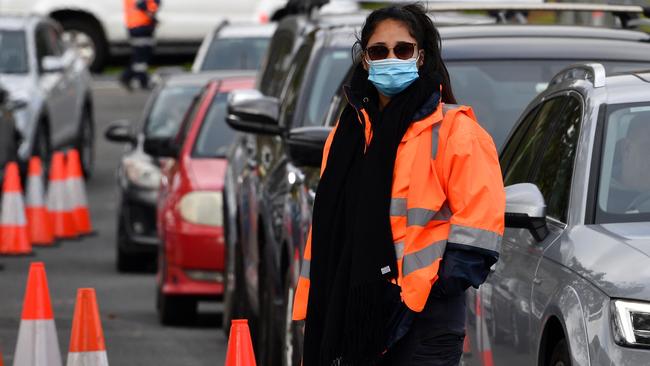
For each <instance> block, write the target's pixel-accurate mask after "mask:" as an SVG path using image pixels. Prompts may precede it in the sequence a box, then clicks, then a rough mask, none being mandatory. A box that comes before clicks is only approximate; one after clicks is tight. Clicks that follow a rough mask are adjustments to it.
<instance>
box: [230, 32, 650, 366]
mask: <svg viewBox="0 0 650 366" xmlns="http://www.w3.org/2000/svg"><path fill="white" fill-rule="evenodd" d="M337 31H338V32H345V31H353V28H341V29H338V30H337ZM321 32H324V31H322V30H321ZM330 32H331V30H330ZM325 33H326V32H325ZM440 33H441V35H442V37H443V56H444V58H445V59H446V61H447V66H448V68H449V71H450V74H451V77H452V86H453V89H454V93H455V95H456V97H457V99H458V101H459V103H462V104H468V105H472V106H473V107H474V109H475V111H476V113H477V116H478V120H479V121H480V122H481V123H482V124H483V126H484V127H485V128H486V129H487V130H488V131H489V132H490V133H491V134H492V136H493V137H494V139H495V142H496V143H497V145H498V146H499V147H500V146H501V145H502V144H503V141H504V139H505V137H506V136H507V134H508V132H509V131H510V129H511V128H512V126H513V125H514V123H515V122H516V119H517V117H518V115H519V113H521V111H522V110H523V108H524V107H525V106H526V104H527V103H528V102H529V101H530V100H531V99H533V97H534V96H535V95H536V94H538V93H539V92H541V91H542V90H544V89H545V88H546V85H547V84H546V83H547V82H548V81H549V80H550V79H551V78H552V76H553V75H554V74H555V73H556V72H557V71H559V70H560V69H562V68H563V67H564V66H566V65H568V64H571V63H575V62H580V61H591V60H593V61H599V62H601V63H603V64H604V65H605V66H606V68H607V69H608V72H613V71H624V70H629V69H638V68H647V67H648V66H649V65H650V61H649V60H650V58H649V55H650V44H649V41H650V36H648V35H647V34H645V33H642V32H636V31H629V30H621V29H605V28H592V27H579V26H558V25H548V26H534V25H525V24H521V25H464V26H449V27H441V28H440ZM271 49H273V45H272V46H271ZM347 52H348V59H350V50H349V48H348V49H347ZM316 59H317V60H320V58H319V57H316ZM311 62H312V63H314V61H311ZM298 64H299V63H298V62H293V63H292V65H294V66H295V65H298ZM265 72H267V73H271V74H272V73H273V71H271V70H270V69H269V68H268V67H267V69H266V70H265ZM278 73H279V74H276V75H274V76H277V75H286V74H289V75H292V74H295V72H294V73H291V72H286V71H282V70H280V71H278ZM272 75H273V74H272ZM304 75H305V76H303V77H298V79H299V80H300V81H302V82H301V83H295V82H292V80H293V79H296V78H295V77H294V78H293V79H292V78H289V79H288V80H286V81H285V82H283V83H280V84H278V85H279V87H278V90H282V91H284V94H283V95H282V96H281V98H280V100H281V101H282V102H281V103H280V102H278V99H277V98H278V94H273V93H265V92H264V90H265V88H266V89H267V90H268V89H270V90H271V91H276V89H274V88H272V87H270V84H267V83H264V80H262V82H261V83H260V90H262V94H263V95H257V96H255V97H252V98H250V96H251V95H249V98H232V100H231V104H230V116H229V121H230V123H231V124H232V125H233V126H234V127H236V128H239V129H242V130H246V131H249V132H256V133H258V135H257V136H254V137H253V136H251V135H248V136H247V137H246V140H243V141H241V142H240V145H238V146H237V145H236V146H235V147H234V148H233V150H232V153H233V154H232V155H231V156H230V158H231V160H230V164H231V165H232V166H233V167H237V166H247V168H243V169H237V168H233V171H231V172H230V173H231V175H230V176H229V177H228V178H227V180H226V189H227V190H233V191H234V192H235V193H234V194H232V195H231V196H230V197H228V201H227V205H228V206H229V208H227V214H228V215H233V217H234V218H233V220H231V221H229V223H228V224H229V227H228V228H227V235H228V240H229V248H232V253H230V254H229V257H228V260H229V264H228V266H229V268H227V270H228V275H227V278H228V281H229V283H228V287H227V292H226V296H229V295H228V288H230V289H231V291H232V292H231V296H232V299H231V300H230V301H228V302H227V304H226V306H227V309H230V310H227V313H228V312H229V311H230V312H234V313H235V315H238V316H240V315H244V316H249V317H251V318H252V319H253V320H254V321H256V322H257V323H260V320H259V319H262V320H261V323H260V324H256V325H257V326H256V327H255V328H256V329H254V330H255V332H256V333H257V335H256V338H257V342H258V348H257V350H258V352H261V355H260V358H261V360H262V363H264V364H268V365H273V364H278V363H280V361H282V364H284V365H291V364H299V363H297V362H298V360H300V355H301V348H300V347H301V343H302V342H301V337H302V329H301V328H300V326H301V323H300V322H292V321H291V318H290V317H291V312H292V302H293V289H294V287H295V285H296V283H297V279H298V276H299V272H300V259H301V258H302V254H303V249H304V243H305V240H306V237H307V233H308V230H309V225H310V223H311V207H312V203H313V198H314V195H315V189H316V186H317V184H318V179H319V172H318V168H317V167H318V166H319V165H320V160H321V159H320V157H321V152H322V146H323V143H324V140H325V137H326V136H327V135H328V132H329V130H330V128H331V126H332V125H333V124H334V123H335V122H336V120H337V119H338V115H339V113H340V111H341V110H342V108H343V106H344V105H345V103H346V101H345V98H344V97H342V96H341V95H340V94H339V95H336V96H334V98H333V100H332V101H331V104H330V106H329V107H328V108H323V109H318V110H319V111H320V112H319V113H320V114H319V115H316V116H311V115H310V114H309V113H310V112H309V108H308V107H305V106H309V105H312V104H319V103H328V102H327V101H326V100H327V99H326V98H327V97H328V96H327V95H321V96H320V97H322V98H324V99H320V100H319V99H318V98H316V97H315V96H314V94H318V92H320V91H319V90H318V88H316V87H315V85H314V84H313V81H311V80H313V78H314V77H313V76H312V75H311V74H310V73H309V72H307V73H305V74H304ZM278 77H279V76H278ZM331 77H332V78H333V79H334V78H335V77H336V79H340V78H341V76H340V75H332V76H331ZM268 79H269V80H273V77H270V76H269V77H268ZM305 80H307V81H306V82H305ZM332 81H334V80H332ZM304 85H306V86H307V87H305V86H304ZM337 89H338V88H337ZM295 94H297V95H299V96H300V98H299V99H300V101H299V102H298V103H295V105H296V107H289V106H291V105H292V103H290V102H291V100H292V98H287V96H292V95H295ZM235 96H236V95H235ZM287 116H289V117H291V118H289V119H288V118H287ZM233 205H234V206H236V207H234V208H231V207H232V206H233ZM231 263H232V264H231ZM241 282H243V283H241ZM228 307H229V308H228ZM231 315H232V314H231ZM254 335H255V334H254ZM280 342H281V343H280ZM277 349H280V350H281V351H282V352H281V353H282V354H281V355H277V354H275V353H273V351H274V350H277ZM269 350H271V351H269Z"/></svg>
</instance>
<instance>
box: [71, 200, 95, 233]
mask: <svg viewBox="0 0 650 366" xmlns="http://www.w3.org/2000/svg"><path fill="white" fill-rule="evenodd" d="M73 215H74V222H75V227H76V228H77V233H78V234H79V235H88V234H90V233H91V232H92V231H93V228H92V224H91V223H90V212H88V208H86V207H79V208H76V209H74V211H73Z"/></svg>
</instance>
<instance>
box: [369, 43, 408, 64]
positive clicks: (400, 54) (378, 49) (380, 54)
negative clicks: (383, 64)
mask: <svg viewBox="0 0 650 366" xmlns="http://www.w3.org/2000/svg"><path fill="white" fill-rule="evenodd" d="M415 46H417V44H416V43H409V42H397V44H396V45H395V47H393V48H392V50H393V53H394V54H395V57H397V58H399V59H400V60H408V59H410V58H413V56H414V55H415ZM390 50H391V49H390V48H388V47H387V46H385V45H383V44H378V45H374V46H370V47H368V48H366V54H367V55H368V59H369V60H370V61H377V60H383V59H385V58H387V57H388V54H390Z"/></svg>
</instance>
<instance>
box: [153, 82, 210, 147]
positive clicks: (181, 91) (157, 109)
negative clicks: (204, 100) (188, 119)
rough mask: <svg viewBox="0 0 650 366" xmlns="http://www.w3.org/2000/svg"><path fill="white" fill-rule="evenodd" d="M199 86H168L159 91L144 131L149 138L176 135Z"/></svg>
mask: <svg viewBox="0 0 650 366" xmlns="http://www.w3.org/2000/svg"><path fill="white" fill-rule="evenodd" d="M199 91H200V87H198V86H182V87H180V86H178V87H166V88H164V89H163V90H161V91H160V93H158V95H157V96H156V97H155V98H156V99H155V100H154V101H153V105H152V107H151V110H150V112H149V116H147V119H146V122H145V127H144V133H145V136H146V137H147V138H169V137H173V136H175V135H176V133H177V132H178V128H179V126H180V124H181V122H182V121H183V117H184V116H185V112H187V109H188V108H189V106H190V103H191V102H192V99H193V98H194V96H196V95H197V94H198V93H199Z"/></svg>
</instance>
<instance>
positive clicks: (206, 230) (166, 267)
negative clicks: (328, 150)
mask: <svg viewBox="0 0 650 366" xmlns="http://www.w3.org/2000/svg"><path fill="white" fill-rule="evenodd" d="M254 81H255V79H254V76H253V75H250V74H249V75H246V76H228V77H221V78H213V79H212V80H211V81H210V82H209V83H208V84H207V85H206V86H205V87H204V88H203V90H202V92H201V94H200V95H198V96H197V97H195V98H194V101H193V102H192V105H191V106H190V108H189V109H188V112H187V113H186V116H185V119H184V121H183V124H182V125H181V127H180V130H179V132H178V134H177V135H176V136H175V137H174V138H173V139H172V138H170V139H169V140H159V141H157V142H156V143H155V144H153V145H156V146H153V145H152V144H151V143H150V144H149V145H147V144H145V151H147V150H149V149H151V148H152V147H153V151H151V153H152V154H156V153H157V154H159V155H160V156H162V157H167V158H169V160H168V162H166V163H165V166H164V168H163V170H162V172H163V174H162V183H161V186H160V194H159V196H158V205H157V216H158V220H157V221H158V234H159V237H160V238H161V242H162V245H161V246H160V250H159V256H158V275H157V277H156V279H157V281H156V282H157V294H158V295H157V309H158V314H159V317H160V320H161V322H162V323H163V324H174V323H183V322H184V321H186V320H189V319H192V318H193V316H194V315H195V314H196V311H197V302H198V301H200V300H216V299H220V298H221V296H222V294H223V282H224V281H223V270H224V262H225V243H224V236H223V195H222V189H223V179H224V175H225V172H226V165H227V161H226V152H227V149H228V146H229V145H230V143H231V142H232V138H233V136H234V134H235V132H234V131H233V130H231V129H230V127H228V125H227V124H226V119H225V116H226V99H227V96H228V92H229V91H230V90H232V89H234V88H237V89H241V88H251V87H252V86H253V84H254Z"/></svg>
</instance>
